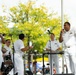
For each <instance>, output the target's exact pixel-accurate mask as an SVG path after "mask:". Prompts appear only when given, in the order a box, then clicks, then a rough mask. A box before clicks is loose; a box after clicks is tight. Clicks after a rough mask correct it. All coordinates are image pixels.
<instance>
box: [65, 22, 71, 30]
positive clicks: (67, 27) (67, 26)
mask: <svg viewBox="0 0 76 75" xmlns="http://www.w3.org/2000/svg"><path fill="white" fill-rule="evenodd" d="M64 29H65V30H66V31H69V29H70V26H69V25H68V24H67V23H66V24H64Z"/></svg>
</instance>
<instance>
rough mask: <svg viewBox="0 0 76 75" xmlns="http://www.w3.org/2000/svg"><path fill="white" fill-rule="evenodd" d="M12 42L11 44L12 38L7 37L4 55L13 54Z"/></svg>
mask: <svg viewBox="0 0 76 75" xmlns="http://www.w3.org/2000/svg"><path fill="white" fill-rule="evenodd" d="M10 44H11V41H10V39H7V40H6V41H5V45H4V47H3V49H2V51H3V55H4V56H7V55H11V54H12V49H11V48H10Z"/></svg>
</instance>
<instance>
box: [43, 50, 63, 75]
mask: <svg viewBox="0 0 76 75" xmlns="http://www.w3.org/2000/svg"><path fill="white" fill-rule="evenodd" d="M46 54H50V55H52V54H64V52H63V51H59V52H50V53H49V52H46V53H43V75H44V56H45V55H46ZM62 63H63V62H62ZM51 64H52V62H51ZM51 75H52V67H51Z"/></svg>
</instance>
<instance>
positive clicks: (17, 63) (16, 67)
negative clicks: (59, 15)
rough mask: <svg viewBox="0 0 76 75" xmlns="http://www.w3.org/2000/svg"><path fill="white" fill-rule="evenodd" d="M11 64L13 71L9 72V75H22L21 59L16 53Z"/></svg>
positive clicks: (22, 63)
mask: <svg viewBox="0 0 76 75" xmlns="http://www.w3.org/2000/svg"><path fill="white" fill-rule="evenodd" d="M12 60H13V57H12ZM13 64H14V69H12V70H11V71H10V72H9V74H10V75H12V74H14V73H18V75H24V62H23V58H22V56H21V55H19V54H18V53H15V54H14V62H13ZM14 71H15V72H14ZM13 72H14V73H13Z"/></svg>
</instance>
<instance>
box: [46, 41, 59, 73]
mask: <svg viewBox="0 0 76 75" xmlns="http://www.w3.org/2000/svg"><path fill="white" fill-rule="evenodd" d="M59 47H60V44H59V42H58V41H56V40H54V41H51V40H49V41H48V42H47V44H46V48H48V49H50V50H53V51H56V50H57V49H58V48H59ZM49 62H50V74H53V65H54V67H55V68H56V73H57V74H58V73H59V58H58V55H57V54H52V55H49ZM51 63H52V64H51ZM53 63H54V64H53ZM51 69H52V70H51ZM51 71H52V72H51Z"/></svg>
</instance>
